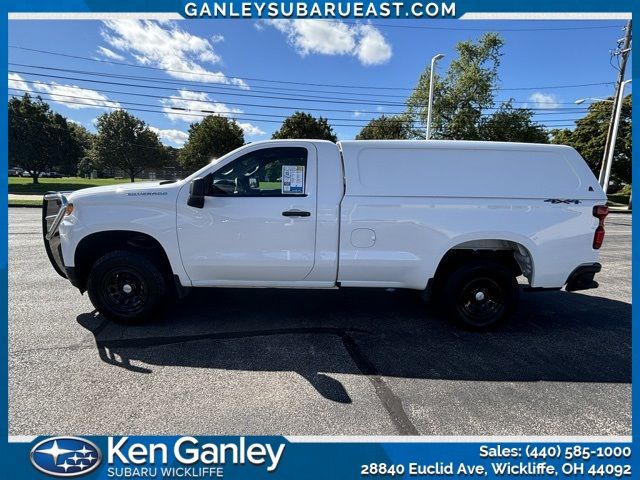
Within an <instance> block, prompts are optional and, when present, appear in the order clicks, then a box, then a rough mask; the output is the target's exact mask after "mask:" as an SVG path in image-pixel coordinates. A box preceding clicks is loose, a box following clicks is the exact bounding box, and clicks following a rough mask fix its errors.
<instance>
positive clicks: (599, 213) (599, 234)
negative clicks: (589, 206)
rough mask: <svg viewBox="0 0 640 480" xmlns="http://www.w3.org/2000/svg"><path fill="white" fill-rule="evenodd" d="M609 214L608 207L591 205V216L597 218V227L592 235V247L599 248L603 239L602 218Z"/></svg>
mask: <svg viewBox="0 0 640 480" xmlns="http://www.w3.org/2000/svg"><path fill="white" fill-rule="evenodd" d="M608 214H609V207H606V206H604V205H596V206H595V207H593V216H594V217H596V218H597V219H598V227H597V228H596V233H595V234H594V235H593V248H594V249H596V250H597V249H599V248H600V247H601V246H602V242H603V241H604V219H605V218H607V215H608Z"/></svg>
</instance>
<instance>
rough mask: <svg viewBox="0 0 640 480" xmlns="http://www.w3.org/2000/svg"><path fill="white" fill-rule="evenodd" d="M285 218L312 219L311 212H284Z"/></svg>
mask: <svg viewBox="0 0 640 480" xmlns="http://www.w3.org/2000/svg"><path fill="white" fill-rule="evenodd" d="M282 215H283V216H285V217H310V216H311V212H304V211H302V210H286V211H284V212H282Z"/></svg>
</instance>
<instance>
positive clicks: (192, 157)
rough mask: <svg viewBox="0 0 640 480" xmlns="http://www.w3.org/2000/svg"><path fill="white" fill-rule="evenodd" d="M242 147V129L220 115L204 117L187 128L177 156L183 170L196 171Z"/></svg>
mask: <svg viewBox="0 0 640 480" xmlns="http://www.w3.org/2000/svg"><path fill="white" fill-rule="evenodd" d="M242 145H244V133H243V131H242V128H240V126H239V125H238V124H237V123H236V122H235V121H234V120H229V119H228V118H226V117H222V116H220V115H210V116H208V117H205V118H204V119H203V120H202V121H201V122H200V123H193V124H191V126H190V127H189V138H188V140H187V142H186V143H185V144H184V146H183V147H182V149H181V150H180V153H179V155H178V160H179V161H180V164H181V165H182V167H183V168H184V169H185V170H191V171H196V170H198V169H199V168H202V167H204V166H205V165H207V164H209V163H210V162H211V160H213V159H215V158H219V157H221V156H222V155H224V154H226V153H229V152H230V151H232V150H235V149H236V148H239V147H241V146H242Z"/></svg>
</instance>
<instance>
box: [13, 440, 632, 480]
mask: <svg viewBox="0 0 640 480" xmlns="http://www.w3.org/2000/svg"><path fill="white" fill-rule="evenodd" d="M359 440H360V441H358V442H353V441H350V440H349V439H348V438H347V439H345V440H339V439H333V440H329V441H321V442H316V441H313V439H305V438H300V439H295V438H294V439H287V438H286V437H243V436H241V437H218V436H217V437H198V436H196V437H193V436H184V437H136V436H130V437H129V436H123V437H107V438H105V437H83V438H81V437H64V436H60V437H47V438H40V437H39V438H37V439H34V440H33V441H32V442H30V443H27V444H17V443H11V444H10V445H9V447H10V456H11V457H10V458H11V459H12V461H11V471H12V473H13V476H12V478H32V477H34V478H35V477H36V476H37V473H36V471H37V472H43V473H46V474H49V475H53V476H78V475H82V476H83V477H85V478H100V479H104V478H150V479H151V478H154V479H160V478H200V479H202V478H256V479H257V478H286V479H289V478H308V479H324V478H380V477H384V478H411V477H416V478H550V479H551V478H635V477H634V476H633V475H632V471H633V470H632V446H631V443H630V442H629V441H616V442H611V441H607V442H593V443H592V442H584V441H575V442H572V441H569V442H568V441H567V439H565V438H558V439H553V441H551V442H550V441H548V440H547V439H544V440H542V441H533V442H509V441H507V442H501V443H495V442H486V443H485V442H472V443H469V442H466V443H459V442H451V441H446V442H435V443H431V442H422V441H420V440H416V441H415V442H411V443H405V442H403V441H402V439H401V438H398V439H397V441H395V440H394V441H393V442H384V441H381V442H369V441H366V439H362V438H361V439H359ZM462 440H464V439H462Z"/></svg>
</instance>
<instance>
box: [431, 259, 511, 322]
mask: <svg viewBox="0 0 640 480" xmlns="http://www.w3.org/2000/svg"><path fill="white" fill-rule="evenodd" d="M443 293H444V301H445V305H444V307H445V310H446V312H447V314H448V316H449V318H450V319H451V320H453V321H454V322H455V323H456V324H458V325H459V326H461V327H463V328H466V329H469V330H489V329H491V328H493V327H496V326H497V325H499V324H500V323H502V322H504V320H505V319H506V318H507V317H508V316H509V314H510V313H511V312H512V311H513V308H514V307H515V305H516V302H517V299H518V293H519V287H518V282H517V280H516V276H515V274H514V272H512V271H511V270H510V269H509V268H508V267H507V266H505V265H503V264H502V263H499V262H495V261H491V260H478V261H474V262H471V263H468V264H467V265H463V266H462V267H459V268H458V269H457V270H454V271H453V272H452V273H451V275H450V276H449V278H448V279H447V280H446V281H445V285H444V288H443Z"/></svg>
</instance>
